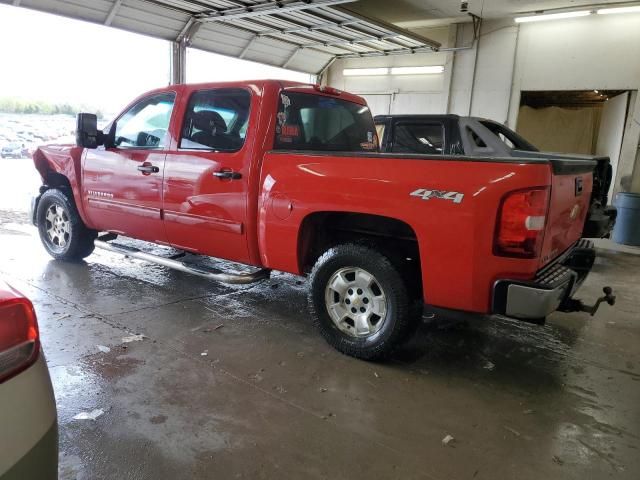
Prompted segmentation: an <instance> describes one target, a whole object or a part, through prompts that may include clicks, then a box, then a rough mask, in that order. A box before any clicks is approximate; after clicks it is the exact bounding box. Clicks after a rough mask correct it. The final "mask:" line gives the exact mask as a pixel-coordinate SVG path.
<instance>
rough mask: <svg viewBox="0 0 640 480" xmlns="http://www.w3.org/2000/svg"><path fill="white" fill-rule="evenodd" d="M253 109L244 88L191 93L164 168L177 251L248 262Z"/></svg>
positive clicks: (167, 217)
mask: <svg viewBox="0 0 640 480" xmlns="http://www.w3.org/2000/svg"><path fill="white" fill-rule="evenodd" d="M250 107H251V93H250V91H249V90H245V89H241V88H216V89H207V90H198V91H195V92H193V93H192V94H191V97H190V98H189V100H188V103H187V106H186V109H185V113H184V118H183V119H182V123H181V126H180V129H179V130H178V135H177V136H178V137H179V138H178V139H177V144H176V148H175V149H174V150H171V151H169V152H168V154H167V160H166V169H165V181H164V205H163V208H164V225H165V229H166V232H167V236H168V238H169V242H170V243H171V245H172V246H174V247H175V248H179V249H183V250H187V251H191V252H195V253H201V254H204V255H210V256H214V257H219V258H226V259H229V260H235V261H238V262H244V263H249V253H248V247H247V237H246V215H247V213H246V208H247V185H248V177H249V169H250V163H251V162H250V150H251V149H250V148H249V147H250V146H249V145H246V144H245V136H246V132H247V124H248V122H249V113H250ZM179 125H180V124H179Z"/></svg>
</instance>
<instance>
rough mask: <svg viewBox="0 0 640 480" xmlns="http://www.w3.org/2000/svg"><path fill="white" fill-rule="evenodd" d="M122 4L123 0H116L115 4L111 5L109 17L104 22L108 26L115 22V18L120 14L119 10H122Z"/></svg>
mask: <svg viewBox="0 0 640 480" xmlns="http://www.w3.org/2000/svg"><path fill="white" fill-rule="evenodd" d="M120 5H122V0H116V1H115V2H113V5H112V6H111V10H109V14H108V15H107V18H105V19H104V24H105V25H106V26H107V27H109V26H111V22H113V19H114V18H115V17H116V15H117V14H118V10H120Z"/></svg>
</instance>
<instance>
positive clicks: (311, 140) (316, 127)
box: [274, 92, 378, 152]
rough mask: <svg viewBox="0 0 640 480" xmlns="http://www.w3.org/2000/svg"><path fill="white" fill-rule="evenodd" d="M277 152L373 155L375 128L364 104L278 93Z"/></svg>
mask: <svg viewBox="0 0 640 480" xmlns="http://www.w3.org/2000/svg"><path fill="white" fill-rule="evenodd" d="M274 148H275V149H277V150H316V151H332V152H339V151H346V152H354V151H355V152H375V151H377V150H378V139H377V135H376V128H375V126H374V124H373V117H372V116H371V111H370V110H369V108H368V107H367V106H365V105H358V104H357V103H352V102H348V101H346V100H342V99H339V98H332V97H325V96H322V95H313V94H308V93H297V92H282V93H281V94H280V100H279V106H278V114H277V124H276V138H275V143H274Z"/></svg>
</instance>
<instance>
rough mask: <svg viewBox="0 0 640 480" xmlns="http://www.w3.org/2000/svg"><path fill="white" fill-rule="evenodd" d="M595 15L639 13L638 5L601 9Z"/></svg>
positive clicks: (639, 6)
mask: <svg viewBox="0 0 640 480" xmlns="http://www.w3.org/2000/svg"><path fill="white" fill-rule="evenodd" d="M596 13H597V14H598V15H608V14H610V13H640V5H635V6H633V7H618V8H601V9H599V10H598V11H597V12H596Z"/></svg>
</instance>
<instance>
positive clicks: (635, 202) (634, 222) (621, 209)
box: [613, 192, 640, 247]
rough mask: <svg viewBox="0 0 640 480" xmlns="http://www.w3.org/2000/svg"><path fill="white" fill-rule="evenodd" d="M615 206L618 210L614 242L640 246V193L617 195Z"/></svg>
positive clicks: (621, 193)
mask: <svg viewBox="0 0 640 480" xmlns="http://www.w3.org/2000/svg"><path fill="white" fill-rule="evenodd" d="M613 204H614V206H615V207H616V208H617V210H618V216H617V217H616V224H615V226H614V227H613V241H614V242H616V243H621V244H623V245H633V246H636V247H638V246H640V193H624V192H620V193H618V194H616V198H615V200H614V201H613Z"/></svg>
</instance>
